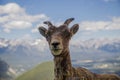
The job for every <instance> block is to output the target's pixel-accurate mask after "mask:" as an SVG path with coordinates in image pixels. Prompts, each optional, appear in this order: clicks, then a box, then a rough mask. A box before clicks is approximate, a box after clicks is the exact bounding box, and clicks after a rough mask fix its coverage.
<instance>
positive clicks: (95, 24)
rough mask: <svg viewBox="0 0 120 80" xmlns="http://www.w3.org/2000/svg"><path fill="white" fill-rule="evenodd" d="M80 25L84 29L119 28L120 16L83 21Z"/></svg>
mask: <svg viewBox="0 0 120 80" xmlns="http://www.w3.org/2000/svg"><path fill="white" fill-rule="evenodd" d="M79 25H80V28H81V29H82V30H91V31H96V30H117V29H120V17H113V18H112V20H111V21H83V22H81V23H80V24H79Z"/></svg>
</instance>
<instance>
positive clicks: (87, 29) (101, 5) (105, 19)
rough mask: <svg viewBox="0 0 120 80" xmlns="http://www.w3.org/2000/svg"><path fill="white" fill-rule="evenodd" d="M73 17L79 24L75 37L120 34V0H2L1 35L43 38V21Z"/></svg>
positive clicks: (88, 37) (0, 1) (1, 36)
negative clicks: (41, 30) (38, 28)
mask: <svg viewBox="0 0 120 80" xmlns="http://www.w3.org/2000/svg"><path fill="white" fill-rule="evenodd" d="M70 17H74V18H75V21H74V22H72V24H71V26H72V25H73V24H74V23H78V24H79V25H80V29H79V32H78V33H77V34H76V36H75V37H74V38H79V39H92V38H111V39H112V38H120V37H119V35H120V0H92V1H91V0H74V1H73V0H53V1H50V0H29V1H27V0H0V38H7V39H23V38H28V39H36V38H42V37H41V35H39V32H38V30H37V27H38V26H40V25H43V24H42V22H43V21H45V20H50V21H52V22H53V23H54V24H56V25H57V24H60V23H62V22H64V21H65V20H66V19H67V18H70Z"/></svg>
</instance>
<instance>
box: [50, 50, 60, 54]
mask: <svg viewBox="0 0 120 80" xmlns="http://www.w3.org/2000/svg"><path fill="white" fill-rule="evenodd" d="M51 51H52V54H53V55H60V54H61V52H62V49H51Z"/></svg>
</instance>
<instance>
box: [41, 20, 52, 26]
mask: <svg viewBox="0 0 120 80" xmlns="http://www.w3.org/2000/svg"><path fill="white" fill-rule="evenodd" d="M43 23H44V24H47V25H48V26H49V27H51V26H53V25H52V23H51V22H50V21H45V22H43Z"/></svg>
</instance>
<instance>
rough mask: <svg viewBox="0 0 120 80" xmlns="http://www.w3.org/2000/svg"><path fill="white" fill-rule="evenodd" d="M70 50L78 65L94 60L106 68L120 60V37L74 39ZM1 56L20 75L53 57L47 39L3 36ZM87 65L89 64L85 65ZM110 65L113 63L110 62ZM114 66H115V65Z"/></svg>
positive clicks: (0, 42)
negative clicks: (15, 38)
mask: <svg viewBox="0 0 120 80" xmlns="http://www.w3.org/2000/svg"><path fill="white" fill-rule="evenodd" d="M70 52H71V58H72V61H73V62H74V61H75V62H74V63H77V64H78V65H80V64H79V61H80V63H81V61H87V63H89V61H92V62H93V64H94V63H95V65H94V67H96V66H97V64H99V65H100V68H101V65H103V66H102V67H104V66H105V68H106V67H109V65H107V63H108V62H109V61H110V62H112V61H114V62H116V59H118V60H117V61H118V62H119V61H120V59H119V58H120V39H90V40H85V41H83V40H72V41H71V42H70ZM0 58H2V60H4V61H6V62H7V63H8V64H9V65H10V66H11V67H12V68H13V69H14V71H15V72H16V73H17V74H18V75H19V74H21V73H22V72H24V71H26V70H29V69H31V68H32V67H33V66H35V65H36V64H38V63H40V62H42V61H46V60H52V59H53V58H52V55H51V53H50V50H49V46H48V43H47V41H46V40H45V39H36V40H19V39H18V40H7V39H3V38H0ZM111 60H112V61H111ZM94 61H97V62H94ZM99 61H103V62H99ZM104 62H107V63H104ZM118 62H116V63H115V65H117V67H118V65H120V63H118ZM102 63H104V64H102ZM81 65H83V64H81ZM86 65H88V64H85V65H84V66H86ZM91 65H92V63H91ZM106 65H107V66H106ZM110 65H113V64H111V63H110ZM87 67H88V66H87ZM113 67H115V66H114V65H113ZM117 67H116V68H117ZM97 68H99V66H97Z"/></svg>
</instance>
